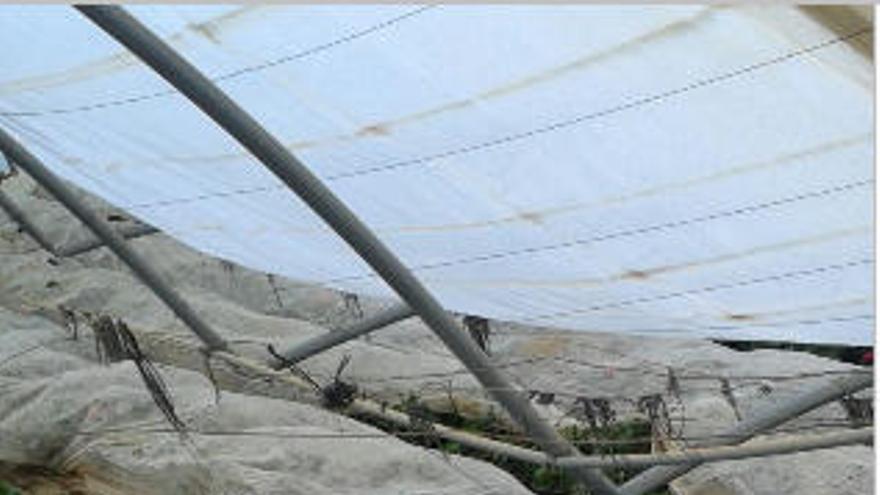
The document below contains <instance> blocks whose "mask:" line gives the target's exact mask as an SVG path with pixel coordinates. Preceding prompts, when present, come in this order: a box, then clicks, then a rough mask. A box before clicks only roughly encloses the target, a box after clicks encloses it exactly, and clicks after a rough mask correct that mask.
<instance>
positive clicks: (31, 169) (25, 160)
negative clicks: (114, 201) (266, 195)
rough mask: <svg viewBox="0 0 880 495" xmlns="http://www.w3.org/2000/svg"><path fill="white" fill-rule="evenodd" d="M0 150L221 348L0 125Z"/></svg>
mask: <svg viewBox="0 0 880 495" xmlns="http://www.w3.org/2000/svg"><path fill="white" fill-rule="evenodd" d="M0 150H2V151H3V152H4V153H5V154H6V156H8V157H9V159H10V160H12V161H14V162H15V163H16V164H17V165H18V166H19V168H21V169H22V170H24V171H25V172H27V174H28V175H29V176H31V178H32V179H34V181H36V182H37V183H38V184H39V185H41V186H42V187H43V188H44V189H46V191H48V192H49V194H51V195H52V196H53V197H55V199H57V200H58V202H59V203H61V204H62V205H64V207H65V208H67V209H68V210H69V211H70V212H71V213H73V215H74V216H76V217H77V218H78V219H79V220H80V221H81V222H82V223H84V224H85V225H86V227H88V228H89V229H90V230H91V231H92V232H93V233H94V234H95V236H97V237H98V238H99V239H101V241H103V242H104V244H106V245H107V247H109V248H110V249H111V250H112V251H113V252H114V253H115V254H116V255H117V256H119V258H120V259H122V261H123V262H124V263H125V264H126V265H128V267H129V268H131V270H132V271H133V272H134V273H135V275H137V276H138V278H140V279H141V281H143V282H144V284H146V285H147V287H149V288H150V289H151V290H152V291H153V292H154V293H155V294H156V295H157V296H159V299H161V300H162V301H163V302H164V303H165V304H166V305H167V306H168V307H169V308H170V309H171V311H173V312H174V314H175V315H177V317H178V318H180V319H181V320H183V322H184V323H185V324H186V325H187V326H189V328H190V329H192V331H193V332H195V334H196V335H198V336H199V338H200V339H202V342H204V343H205V345H206V346H207V347H208V349H209V350H224V349H226V342H224V341H223V339H222V338H220V336H219V335H217V334H216V333H215V332H214V331H213V330H212V329H211V328H210V327H209V326H208V324H207V323H205V322H204V321H203V320H202V319H201V318H200V317H199V316H198V314H196V312H195V311H193V309H192V308H191V307H190V306H189V304H187V303H186V301H184V300H183V299H182V298H181V297H180V295H178V294H177V291H175V290H174V289H172V288H171V286H170V285H168V284H166V283H165V281H164V280H162V277H160V276H159V273H158V272H156V271H155V270H153V268H152V267H151V266H150V265H149V264H148V263H147V262H146V260H144V259H143V258H141V257H140V256H139V255H138V254H137V253H135V252H134V251H133V250H132V249H131V248H130V247H129V246H128V244H127V243H126V242H125V239H123V238H122V237H121V236H120V235H119V234H117V233H116V232H114V231H113V229H112V228H110V226H109V225H107V224H106V223H105V222H104V221H103V220H101V219H100V218H99V217H98V215H96V214H95V213H94V212H93V211H92V210H91V209H89V207H87V206H86V205H85V204H84V203H83V202H82V201H80V199H79V198H78V197H77V196H76V194H74V193H73V191H71V190H70V188H68V187H67V186H66V185H65V184H64V182H62V181H61V180H60V179H59V178H58V177H56V176H55V175H54V174H53V173H52V172H50V171H49V169H47V168H46V167H45V166H44V165H43V164H42V163H41V162H40V160H39V159H38V158H37V157H36V156H34V155H32V154H31V153H30V152H29V151H28V150H26V149H25V148H24V147H23V146H22V145H21V144H19V143H18V142H17V141H16V140H15V139H14V138H13V137H12V136H11V135H9V134H8V133H7V132H6V131H5V130H4V129H0Z"/></svg>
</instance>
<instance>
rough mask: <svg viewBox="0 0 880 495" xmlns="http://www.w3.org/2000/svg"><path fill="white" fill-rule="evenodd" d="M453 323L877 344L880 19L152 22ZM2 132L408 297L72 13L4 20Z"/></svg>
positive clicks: (484, 10)
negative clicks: (878, 50)
mask: <svg viewBox="0 0 880 495" xmlns="http://www.w3.org/2000/svg"><path fill="white" fill-rule="evenodd" d="M129 10H130V11H131V12H132V13H133V14H134V15H136V17H138V18H139V19H140V20H141V21H142V22H144V23H145V24H147V25H148V26H149V27H150V28H151V29H153V30H154V31H155V32H157V33H158V34H160V35H161V36H162V37H163V38H164V39H166V40H167V41H168V42H169V43H171V44H172V45H173V46H174V47H175V48H176V49H177V50H179V51H180V52H181V53H182V54H183V55H184V56H185V57H187V58H188V59H189V60H191V61H192V62H193V63H194V64H195V65H196V66H198V67H199V68H200V69H201V70H202V71H203V72H205V73H206V74H208V75H209V76H211V77H212V78H213V79H214V80H215V81H216V82H217V84H218V85H219V86H220V87H221V88H222V89H223V90H225V91H226V92H227V93H228V94H229V95H230V96H232V97H233V98H234V99H236V100H237V101H238V102H239V103H240V104H241V106H243V107H244V108H245V109H247V110H248V111H249V112H251V113H252V114H253V115H254V116H255V117H256V118H257V119H258V120H259V121H260V122H261V123H262V124H263V125H265V126H266V128H267V129H268V130H269V131H270V132H272V133H273V134H274V135H275V136H276V137H278V138H279V139H280V140H281V141H282V142H283V143H285V144H286V145H287V146H288V147H289V149H290V150H291V151H292V152H293V153H294V154H295V155H296V156H297V157H298V158H300V159H301V160H302V161H303V162H304V163H305V164H306V165H308V166H309V167H310V168H311V169H312V170H314V171H315V172H316V173H317V174H318V175H319V176H320V177H322V178H323V179H324V180H325V181H326V183H327V184H328V185H329V186H330V187H331V189H332V190H333V191H334V192H335V193H336V194H338V195H339V196H340V197H341V198H342V199H343V200H344V201H345V202H346V203H347V204H348V205H350V206H351V207H352V208H353V209H354V210H355V211H356V212H357V213H358V214H359V215H360V216H361V217H362V219H364V220H365V222H366V223H367V224H368V225H370V226H371V227H372V228H374V229H375V231H376V232H377V234H378V235H379V236H380V237H381V238H382V239H383V240H384V241H385V242H386V243H387V244H388V245H389V246H390V247H391V248H392V249H393V250H394V251H395V252H396V253H397V254H398V255H399V256H400V257H401V258H402V259H403V260H404V262H405V263H406V264H407V265H408V266H410V267H412V269H414V270H415V271H416V274H417V275H418V276H419V277H420V278H421V279H422V280H423V281H424V282H425V283H426V285H427V286H428V287H429V288H430V289H431V290H432V291H433V292H434V293H435V294H436V295H437V296H438V297H439V299H440V300H441V302H442V303H443V304H444V305H445V306H446V307H447V308H449V309H451V310H454V311H458V312H464V313H471V314H479V315H484V316H488V317H492V318H498V319H503V320H511V321H516V322H523V323H528V324H533V325H543V326H549V327H563V328H572V329H583V330H595V331H608V332H635V333H644V334H649V335H661V336H699V337H717V338H726V339H762V340H775V339H782V340H794V341H802V342H837V343H847V344H866V343H869V342H871V341H872V340H873V338H872V328H873V313H874V310H873V280H872V279H873V276H872V275H873V260H874V255H873V245H872V238H873V236H872V233H873V224H872V221H873V215H872V199H873V156H872V141H873V115H872V106H873V103H872V87H873V68H872V61H871V60H870V59H869V58H866V57H865V56H864V54H863V53H860V50H858V49H857V48H858V47H859V46H862V47H864V46H870V44H871V43H872V38H871V36H872V30H871V26H870V25H869V24H868V23H867V22H865V23H854V25H852V26H849V27H844V28H843V30H842V31H840V30H839V31H837V32H834V31H832V30H830V29H827V28H825V27H823V26H822V25H821V24H820V23H818V22H816V21H815V20H814V19H813V18H812V17H810V16H807V15H805V14H804V13H803V11H801V10H799V9H796V8H793V7H772V8H771V7H765V8H756V7H735V8H731V7H707V6H653V7H645V6H627V7H623V6H517V7H514V6H433V7H418V6H412V5H396V6H366V5H364V6H340V5H334V6H302V5H296V6H245V7H242V6H163V7H159V6H131V7H129ZM0 14H2V15H0V39H2V42H3V46H4V49H5V51H6V53H8V54H15V56H7V57H2V58H0V78H2V80H0V125H3V126H4V128H6V129H8V130H9V131H11V132H12V133H13V134H15V135H16V136H17V137H18V138H19V139H20V140H21V141H22V142H23V143H24V144H25V145H26V146H28V147H29V149H30V150H31V151H32V152H34V153H35V154H36V155H37V156H39V157H40V158H42V159H43V160H44V161H45V163H46V164H47V165H48V166H49V167H50V168H51V169H52V170H54V171H55V172H56V173H58V174H59V175H61V176H63V177H64V178H66V179H68V180H70V181H72V182H74V183H76V184H77V185H79V186H81V187H83V188H85V189H87V190H89V191H91V192H94V193H96V194H98V195H100V196H102V197H104V198H106V199H107V200H109V201H111V202H112V203H114V204H116V205H118V206H120V207H122V208H124V209H125V210H127V211H129V212H131V213H132V214H133V215H135V216H137V217H139V218H141V219H143V220H144V221H146V222H149V223H151V224H153V225H155V226H157V227H159V228H161V229H162V230H164V231H166V232H167V233H169V234H171V235H173V236H174V237H176V238H178V239H180V240H181V241H183V242H185V243H186V244H188V245H190V246H192V247H194V248H196V249H199V250H201V251H205V252H208V253H211V254H214V255H216V256H220V257H223V258H226V259H230V260H234V261H236V262H239V263H241V264H243V265H246V266H248V267H252V268H256V269H260V270H265V271H268V272H272V273H277V274H283V275H287V276H290V277H294V278H297V279H303V280H309V281H313V282H316V283H319V284H323V285H326V286H329V287H334V288H337V289H340V290H344V291H349V292H355V293H364V294H371V295H381V296H386V295H390V291H389V289H388V288H387V287H386V285H385V284H384V283H383V282H382V280H381V279H379V278H377V277H376V276H374V275H372V273H371V270H370V269H369V268H368V267H367V266H366V265H365V263H363V262H362V261H361V260H360V259H359V258H358V257H357V256H356V255H355V254H354V252H353V251H352V250H351V249H350V248H349V247H347V246H346V245H345V244H344V243H343V242H342V241H341V240H340V239H338V238H337V236H336V235H334V233H333V232H331V231H330V230H329V228H328V227H326V226H325V225H323V223H322V222H321V221H320V220H319V219H318V218H317V217H316V216H315V215H314V214H313V213H311V212H310V211H309V210H308V209H307V208H306V207H305V206H304V205H303V203H301V202H300V201H299V200H298V199H297V198H296V197H295V196H294V195H293V193H291V192H289V191H288V190H287V189H285V188H284V187H283V186H282V185H281V183H280V182H279V181H278V180H277V179H276V178H274V176H272V175H271V174H270V173H269V172H268V171H266V170H264V169H263V167H262V166H261V165H260V164H259V163H258V162H257V161H256V160H255V159H254V158H253V157H251V156H250V155H249V154H248V153H247V152H246V151H245V150H244V149H243V148H241V147H240V146H239V145H237V144H236V143H235V142H234V141H233V139H232V138H230V137H228V136H227V135H225V134H224V132H222V130H221V129H219V128H218V127H217V126H216V125H215V124H214V123H213V122H211V121H210V120H209V119H208V118H207V117H205V116H204V115H203V114H202V113H201V112H200V111H198V110H197V109H196V108H195V107H194V106H193V105H192V104H191V103H189V102H188V101H187V100H186V99H185V98H184V97H183V96H181V95H179V94H177V93H176V92H175V91H174V90H173V89H172V88H171V87H170V86H169V85H168V84H167V83H165V82H164V81H163V80H161V79H160V78H159V77H158V76H157V75H155V74H154V73H153V72H151V71H150V70H149V69H148V68H147V67H146V66H145V65H144V64H142V63H141V62H140V61H138V60H137V59H136V58H135V57H134V56H132V55H131V54H129V53H127V52H126V51H125V49H124V48H122V47H121V46H120V45H118V44H117V43H116V42H114V41H113V40H112V39H111V38H110V37H109V36H107V35H106V34H104V33H103V32H101V31H100V30H99V29H98V28H97V27H95V26H94V25H92V24H91V23H90V22H89V21H87V20H86V19H85V18H84V17H82V16H80V15H79V14H77V13H76V12H75V11H74V10H73V9H71V8H69V7H65V6H52V7H35V6H31V7H13V6H5V7H3V8H2V9H0Z"/></svg>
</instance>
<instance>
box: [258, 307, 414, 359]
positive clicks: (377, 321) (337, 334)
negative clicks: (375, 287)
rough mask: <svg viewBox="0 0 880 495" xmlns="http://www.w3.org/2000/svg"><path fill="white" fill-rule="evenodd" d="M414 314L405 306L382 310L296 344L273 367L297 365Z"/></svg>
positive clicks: (283, 353)
mask: <svg viewBox="0 0 880 495" xmlns="http://www.w3.org/2000/svg"><path fill="white" fill-rule="evenodd" d="M411 316H415V313H414V312H413V310H412V309H410V307H409V306H407V305H406V304H401V303H398V304H395V305H394V306H391V307H390V308H387V309H384V310H382V311H381V312H379V313H378V314H376V315H373V316H371V317H369V318H367V319H365V320H361V321H359V322H357V323H355V324H353V325H351V326H349V327H347V328H342V329H339V330H334V331H332V332H327V333H325V334H321V335H318V336H317V337H315V338H312V339H309V340H307V341H305V342H303V343H301V344H298V345H296V346H294V347H291V348H290V349H288V350H286V351H284V352H282V353H281V356H282V357H283V358H284V360H285V363H276V364H275V365H273V367H274V368H275V369H279V368H282V367H284V365H285V364H286V363H298V362H300V361H302V360H303V359H306V358H308V357H311V356H314V355H315V354H318V353H320V352H323V351H326V350H327V349H330V348H332V347H336V346H337V345H339V344H344V343H346V342H348V341H349V340H354V339H356V338H358V337H360V336H361V335H366V334H368V333H370V332H372V331H374V330H378V329H380V328H383V327H387V326H388V325H392V324H394V323H397V322H398V321H401V320H405V319H407V318H409V317H411Z"/></svg>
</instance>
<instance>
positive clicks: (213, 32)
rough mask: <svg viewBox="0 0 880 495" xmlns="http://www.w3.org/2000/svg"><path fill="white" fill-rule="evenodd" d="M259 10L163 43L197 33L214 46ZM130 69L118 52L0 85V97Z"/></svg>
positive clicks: (130, 59)
mask: <svg viewBox="0 0 880 495" xmlns="http://www.w3.org/2000/svg"><path fill="white" fill-rule="evenodd" d="M262 8H265V6H260V5H246V6H243V7H240V8H238V9H236V10H234V11H232V12H228V13H226V14H223V15H221V16H218V17H217V18H215V19H211V20H208V21H205V22H202V23H198V24H187V25H186V27H185V30H184V31H181V32H178V33H175V34H173V35H171V36H169V37H168V38H166V39H165V41H166V42H167V43H179V42H180V41H182V39H183V37H184V34H185V33H186V32H188V31H189V32H195V33H198V34H200V35H202V36H204V37H206V38H208V39H209V40H212V41H214V42H215V43H216V42H217V41H218V36H219V33H220V32H221V30H222V29H224V28H228V27H229V26H231V25H232V23H233V22H234V21H237V20H240V19H241V18H242V17H243V16H244V15H245V14H249V13H251V12H253V11H255V10H258V9H262ZM176 48H178V49H179V48H180V46H179V45H178V46H176ZM134 66H141V62H140V61H139V60H138V58H137V57H136V56H135V55H133V54H132V53H131V52H129V51H122V52H119V53H115V54H113V55H109V56H107V57H104V58H102V59H98V60H93V61H89V62H87V63H84V64H81V65H78V66H75V67H71V68H68V69H65V70H62V71H59V72H55V73H52V74H41V75H37V76H32V77H27V78H22V79H16V80H13V81H8V82H5V83H3V84H2V85H0V95H11V94H16V93H21V92H26V91H42V90H47V89H51V88H55V87H60V86H65V85H69V84H75V83H78V82H82V81H88V80H91V79H97V78H99V77H103V76H107V75H110V74H114V73H117V72H121V71H123V70H126V69H128V68H131V67H134Z"/></svg>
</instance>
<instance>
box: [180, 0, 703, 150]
mask: <svg viewBox="0 0 880 495" xmlns="http://www.w3.org/2000/svg"><path fill="white" fill-rule="evenodd" d="M718 8H720V7H707V8H705V9H703V10H701V11H700V12H698V13H696V14H694V15H692V16H690V17H687V18H684V19H678V20H676V21H673V22H671V23H669V24H665V25H662V26H660V28H658V29H656V30H654V31H649V32H647V33H644V34H642V35H640V36H636V37H634V38H631V39H629V40H626V41H624V42H622V43H619V44H617V45H614V46H611V47H609V48H606V49H605V50H602V51H600V52H591V53H589V54H587V55H584V56H582V57H579V58H577V59H575V60H573V61H570V62H567V63H564V64H562V65H559V66H556V67H551V68H549V69H546V70H544V71H542V72H539V73H537V74H531V75H528V76H525V77H523V78H520V79H517V80H515V81H511V82H507V83H505V84H504V85H501V86H497V87H495V88H491V89H489V90H486V91H483V92H480V93H477V94H475V95H473V96H471V97H468V98H463V99H460V100H456V101H451V102H447V103H444V104H442V105H438V106H435V107H432V108H428V109H424V110H420V111H418V112H414V113H411V114H408V115H402V116H399V117H396V118H393V119H388V120H382V121H376V122H372V123H370V124H367V125H365V126H362V127H360V128H359V129H358V130H356V131H354V132H353V133H344V134H337V135H332V136H324V137H315V138H312V139H310V140H309V141H307V144H303V143H302V142H288V143H285V146H286V147H287V148H288V149H289V150H291V151H295V150H302V149H306V148H319V147H328V146H333V145H340V144H343V143H346V142H351V141H355V140H358V139H364V138H373V137H384V136H388V135H390V134H392V133H393V130H394V128H396V127H401V126H404V125H406V124H411V123H413V122H419V121H423V120H427V119H430V118H433V117H436V116H438V115H442V114H445V113H449V112H454V111H458V110H461V109H464V108H468V107H471V106H474V105H476V104H477V103H479V102H484V101H488V100H492V99H495V98H500V97H503V96H505V95H508V94H511V93H514V92H516V91H520V90H523V89H526V88H528V87H532V86H536V85H540V84H543V83H545V82H548V81H551V80H555V79H558V78H560V77H563V76H565V75H567V74H569V73H572V72H576V71H580V70H584V69H586V68H588V67H591V66H593V65H595V64H597V63H599V62H601V61H603V60H607V59H610V58H612V57H614V56H617V55H620V54H623V53H627V52H629V51H633V50H637V49H639V48H640V47H642V46H644V45H646V44H647V43H649V42H651V41H655V40H658V39H662V38H666V37H671V36H674V35H676V34H680V33H682V32H684V31H686V30H687V29H689V28H691V27H692V26H693V25H695V24H696V23H698V22H699V21H700V20H702V19H703V18H705V17H707V16H708V15H709V13H710V12H712V11H713V10H717V9H718ZM194 29H197V30H198V32H200V33H203V34H204V35H205V36H213V35H212V34H210V33H204V31H205V30H206V29H207V28H206V27H204V26H199V27H197V28H194ZM243 156H246V154H245V153H243V152H236V153H224V154H217V155H213V156H200V157H192V158H187V159H186V160H185V161H188V162H194V161H197V162H218V161H225V160H232V159H236V158H240V157H243Z"/></svg>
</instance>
